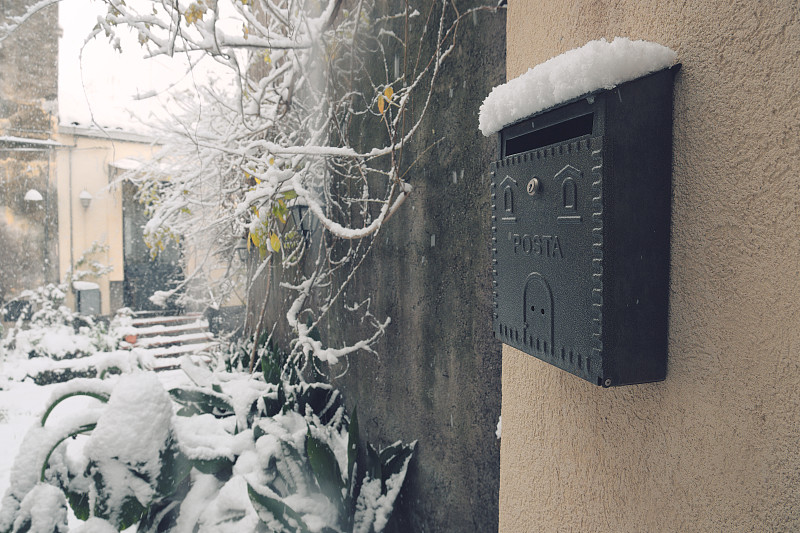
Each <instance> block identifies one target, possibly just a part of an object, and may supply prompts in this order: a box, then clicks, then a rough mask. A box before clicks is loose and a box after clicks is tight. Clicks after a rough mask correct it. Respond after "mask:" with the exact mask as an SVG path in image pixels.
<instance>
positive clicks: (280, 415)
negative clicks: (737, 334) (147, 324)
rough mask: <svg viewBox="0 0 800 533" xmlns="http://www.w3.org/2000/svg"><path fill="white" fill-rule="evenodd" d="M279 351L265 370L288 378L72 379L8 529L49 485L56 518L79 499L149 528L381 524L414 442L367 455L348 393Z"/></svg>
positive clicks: (60, 393)
mask: <svg viewBox="0 0 800 533" xmlns="http://www.w3.org/2000/svg"><path fill="white" fill-rule="evenodd" d="M271 357H274V358H275V359H274V360H273V361H272V362H271V363H269V362H265V363H262V368H265V369H268V368H270V366H271V365H275V366H277V367H279V368H280V369H281V370H280V372H279V375H280V378H281V379H279V380H278V382H277V383H273V382H270V381H268V380H267V379H265V378H272V376H273V374H272V373H271V372H264V374H259V375H256V376H252V375H250V374H245V373H224V374H209V375H204V378H203V379H201V380H198V381H197V382H196V386H192V387H180V388H176V389H172V390H171V391H169V393H167V392H166V391H165V390H164V388H163V387H162V386H161V384H160V382H159V380H158V378H157V376H156V375H155V374H153V373H147V372H136V373H133V374H129V375H124V376H122V377H119V378H115V380H116V381H110V380H105V381H101V380H97V379H84V380H76V381H74V382H72V383H68V384H64V385H62V386H60V387H59V388H57V389H56V391H55V392H54V394H53V396H52V399H51V402H50V405H49V408H48V409H47V411H46V413H45V415H43V417H42V420H41V423H40V424H37V425H36V426H35V427H34V428H32V429H31V430H30V432H29V435H28V436H27V437H26V441H25V442H26V446H27V449H26V450H24V451H23V452H21V453H20V456H19V457H18V459H17V462H16V464H15V468H14V474H13V475H12V479H11V487H10V489H9V491H8V493H7V494H6V496H5V498H4V500H3V507H2V510H0V532H2V533H10V532H16V531H23V530H20V529H19V528H18V526H20V527H21V526H25V525H27V524H29V523H32V522H31V520H32V518H31V516H32V515H31V512H30V509H31V507H30V505H28V504H26V503H25V502H26V501H29V500H30V498H33V496H31V494H34V493H36V494H38V493H41V492H42V491H50V493H51V495H52V494H55V493H59V494H60V495H61V496H60V499H59V498H55V499H54V498H49V499H48V500H47V501H48V502H50V503H52V505H51V506H50V507H52V509H53V513H52V516H58V512H60V511H58V509H59V505H62V504H63V505H62V507H64V508H65V505H66V503H68V504H69V505H70V507H72V509H73V511H74V513H75V515H76V516H77V517H78V518H79V519H81V520H90V519H91V520H94V522H93V523H97V524H99V525H102V526H103V527H105V528H111V527H112V526H113V527H114V528H116V529H119V530H121V529H124V528H126V527H128V526H130V525H133V524H137V530H138V531H139V532H141V533H145V532H155V531H172V530H175V531H196V532H198V533H204V532H208V533H217V532H219V531H236V532H237V533H240V532H244V533H248V532H253V533H255V532H256V531H262V530H263V528H264V527H265V526H266V527H268V528H272V529H274V530H276V531H287V532H289V531H292V532H294V531H298V530H299V531H309V532H350V531H364V532H372V531H374V532H379V531H381V530H382V529H383V527H384V526H385V524H386V520H387V519H388V516H389V514H390V513H391V510H392V508H393V506H394V502H395V500H396V498H397V495H398V493H399V490H400V486H402V483H403V480H404V478H405V472H406V468H407V466H408V460H409V459H410V457H411V455H412V454H413V447H414V445H413V444H412V445H411V446H407V445H403V444H401V443H396V444H394V445H392V446H390V447H389V448H387V449H386V450H384V451H382V452H381V453H380V454H379V453H378V452H377V451H375V449H374V448H373V447H372V446H371V445H367V448H366V450H367V453H363V454H362V453H359V450H360V449H361V448H360V445H359V430H358V418H357V416H356V415H355V413H354V415H353V418H352V419H350V420H349V419H348V417H347V415H346V414H345V412H344V405H343V402H342V399H341V395H340V394H339V392H338V391H336V390H334V389H333V387H331V386H330V385H329V384H326V383H306V382H305V381H304V380H303V378H302V374H303V373H302V372H301V371H299V370H298V369H296V368H292V369H291V371H287V368H288V367H292V365H291V364H286V365H285V366H284V365H283V364H282V363H281V359H280V358H281V355H279V354H278V352H273V353H272V355H271ZM187 374H189V375H190V376H191V375H195V376H197V375H199V374H198V373H196V372H187ZM80 396H84V397H88V398H90V399H93V400H91V401H94V400H96V403H95V404H92V405H94V407H93V408H91V409H88V410H86V411H85V412H83V413H81V414H80V416H77V415H75V416H71V417H67V418H66V419H64V420H59V416H58V415H59V413H60V412H61V411H60V410H58V409H57V406H59V405H61V404H63V403H64V402H66V401H75V400H73V399H74V398H76V397H80ZM267 400H270V401H267ZM276 401H280V402H281V405H280V406H277V405H276V403H275V402H276ZM276 407H277V408H276ZM268 412H269V414H268ZM86 432H90V435H89V436H88V437H87V436H84V437H83V438H82V440H81V439H80V438H79V440H77V441H75V440H71V439H68V437H69V436H72V435H78V434H80V433H86ZM362 460H364V461H365V464H364V465H363V466H360V465H359V462H360V461H362ZM42 482H44V483H47V484H49V485H41V486H44V487H50V488H45V489H38V488H37V487H38V486H40V485H37V483H39V484H40V483H42ZM59 489H60V490H59ZM34 491H35V492H34ZM53 491H55V492H53ZM59 502H61V503H59ZM65 502H66V503H65ZM48 505H49V504H48ZM26 513H27V514H26ZM99 519H102V521H100V522H98V520H99ZM38 523H39V522H37V524H38ZM48 524H49V523H48ZM59 524H60V522H59ZM87 525H88V523H87ZM48 527H49V526H48ZM54 527H55V526H54ZM59 527H60V526H59ZM98 527H99V526H98ZM41 531H42V532H43V533H58V532H59V531H61V530H59V529H57V528H56V529H48V530H46V531H45V530H41Z"/></svg>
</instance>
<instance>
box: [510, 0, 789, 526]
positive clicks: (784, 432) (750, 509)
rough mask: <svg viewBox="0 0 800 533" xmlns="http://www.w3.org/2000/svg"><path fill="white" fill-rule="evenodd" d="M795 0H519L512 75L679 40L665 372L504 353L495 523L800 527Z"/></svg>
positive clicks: (514, 4) (513, 19) (513, 13)
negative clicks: (585, 367)
mask: <svg viewBox="0 0 800 533" xmlns="http://www.w3.org/2000/svg"><path fill="white" fill-rule="evenodd" d="M799 17H800V7H798V4H797V2H792V1H788V0H787V1H784V2H755V1H749V2H748V1H725V2H721V1H720V2H711V1H695V2H665V1H659V0H627V1H624V0H623V1H564V0H542V1H539V0H537V1H533V0H509V13H508V19H507V20H508V59H507V61H508V63H507V71H508V77H509V79H510V78H512V77H515V76H517V75H519V74H521V73H522V72H524V71H525V70H527V68H529V67H531V66H534V65H536V64H537V63H540V62H542V61H544V60H547V59H548V58H550V57H552V56H554V55H557V54H559V53H561V52H564V51H566V50H569V49H571V48H574V47H577V46H580V45H582V44H584V43H586V42H587V41H589V40H592V39H597V38H600V37H606V38H608V39H611V38H613V37H614V36H616V35H621V36H628V37H631V38H641V39H647V40H650V41H655V42H658V43H661V44H664V45H667V46H669V47H671V48H672V49H674V50H676V51H677V52H678V58H679V61H680V62H681V63H683V68H682V70H681V72H680V73H679V74H678V76H677V79H676V85H675V90H676V94H675V102H674V118H675V127H674V133H675V141H674V148H673V150H674V152H673V153H674V155H673V166H674V174H673V210H672V217H673V219H672V220H673V222H672V224H673V226H672V264H671V291H670V321H669V327H670V333H669V374H668V377H667V380H666V381H665V382H663V383H655V384H648V385H639V386H630V387H624V388H619V389H602V388H599V387H597V386H594V385H591V384H589V383H587V382H584V381H582V380H580V379H578V378H576V377H573V376H572V375H570V374H567V373H566V372H563V371H560V370H558V369H556V368H554V367H550V366H548V365H547V364H544V363H542V362H540V361H539V360H537V359H535V358H533V357H531V356H528V355H525V354H522V353H520V352H518V351H516V350H514V349H511V348H509V347H507V346H506V347H504V350H503V400H502V417H503V433H502V444H501V461H500V469H501V474H500V475H501V489H500V530H501V531H504V532H515V533H517V532H523V531H613V532H624V531H799V530H800V19H799Z"/></svg>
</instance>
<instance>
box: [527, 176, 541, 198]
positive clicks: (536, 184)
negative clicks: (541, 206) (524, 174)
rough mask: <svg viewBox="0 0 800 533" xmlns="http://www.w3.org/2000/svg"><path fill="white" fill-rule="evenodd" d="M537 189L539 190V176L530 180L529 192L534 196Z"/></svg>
mask: <svg viewBox="0 0 800 533" xmlns="http://www.w3.org/2000/svg"><path fill="white" fill-rule="evenodd" d="M537 190H539V178H532V179H531V181H529V182H528V194H529V195H531V196H533V195H534V194H536V191H537Z"/></svg>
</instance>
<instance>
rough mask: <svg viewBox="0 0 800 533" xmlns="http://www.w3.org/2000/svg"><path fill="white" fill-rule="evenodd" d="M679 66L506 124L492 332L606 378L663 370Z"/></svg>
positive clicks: (497, 188)
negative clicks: (675, 81)
mask: <svg viewBox="0 0 800 533" xmlns="http://www.w3.org/2000/svg"><path fill="white" fill-rule="evenodd" d="M678 68H679V65H678V66H675V67H672V68H670V69H666V70H662V71H659V72H656V73H653V74H650V75H647V76H644V77H642V78H639V79H636V80H633V81H630V82H627V83H624V84H621V85H619V86H617V87H615V88H613V89H610V90H601V91H597V92H595V93H592V94H589V95H586V96H583V97H581V98H580V99H577V100H573V101H571V102H567V103H565V104H563V105H561V106H558V107H556V108H553V109H550V110H546V111H543V112H541V113H538V114H536V115H534V116H532V117H529V118H527V119H525V120H523V121H520V122H518V123H516V124H513V125H511V126H508V127H506V128H504V129H503V130H502V131H501V132H500V152H501V159H500V161H497V162H495V163H492V166H491V176H492V185H491V195H492V252H493V253H492V263H493V265H492V273H493V285H494V287H493V290H494V309H493V328H494V334H495V336H496V337H497V338H498V339H500V340H501V341H502V342H504V343H505V344H509V345H511V346H513V347H515V348H518V349H520V350H522V351H524V352H526V353H529V354H531V355H533V356H535V357H538V358H539V359H541V360H543V361H545V362H547V363H550V364H553V365H555V366H557V367H559V368H562V369H564V370H567V371H568V372H571V373H573V374H575V375H577V376H579V377H581V378H583V379H586V380H588V381H591V382H592V383H595V384H597V385H601V386H606V387H609V386H615V385H626V384H633V383H643V382H649V381H659V380H663V379H664V378H665V377H666V372H667V326H668V295H669V257H670V246H669V235H670V204H671V202H670V200H671V174H672V169H671V162H672V87H673V77H674V74H675V72H677V70H678Z"/></svg>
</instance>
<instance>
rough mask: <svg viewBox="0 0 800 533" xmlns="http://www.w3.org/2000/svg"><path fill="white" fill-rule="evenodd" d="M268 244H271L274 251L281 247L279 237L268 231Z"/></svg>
mask: <svg viewBox="0 0 800 533" xmlns="http://www.w3.org/2000/svg"><path fill="white" fill-rule="evenodd" d="M269 244H270V246H272V250H273V251H275V252H278V251H280V249H281V239H280V237H278V236H277V235H276V234H274V233H270V235H269Z"/></svg>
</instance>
